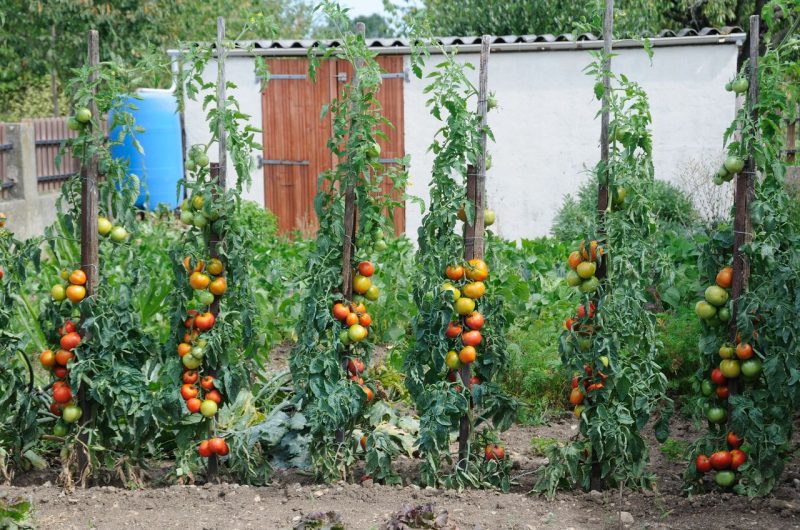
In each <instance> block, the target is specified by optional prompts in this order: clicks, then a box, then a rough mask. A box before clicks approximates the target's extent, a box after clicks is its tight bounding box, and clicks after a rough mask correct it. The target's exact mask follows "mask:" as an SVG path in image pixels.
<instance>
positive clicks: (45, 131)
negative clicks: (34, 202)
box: [0, 117, 78, 200]
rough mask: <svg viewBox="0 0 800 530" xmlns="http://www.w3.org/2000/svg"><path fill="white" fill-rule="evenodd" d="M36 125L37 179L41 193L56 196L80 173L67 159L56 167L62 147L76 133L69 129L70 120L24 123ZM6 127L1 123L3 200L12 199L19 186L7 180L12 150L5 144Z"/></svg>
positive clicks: (0, 184) (0, 186)
mask: <svg viewBox="0 0 800 530" xmlns="http://www.w3.org/2000/svg"><path fill="white" fill-rule="evenodd" d="M25 122H27V123H31V124H32V125H33V130H34V138H35V140H36V178H37V182H38V188H39V193H42V194H45V193H57V192H58V191H59V190H60V189H61V185H62V184H63V183H64V181H65V180H67V179H68V178H69V177H71V176H72V175H74V174H75V172H76V171H77V170H78V161H77V160H76V159H74V158H72V157H71V156H64V157H63V158H62V159H61V161H60V164H56V159H57V157H58V153H59V151H60V150H61V145H62V143H63V142H64V140H66V139H67V138H74V137H75V136H76V135H77V133H76V132H75V131H71V130H69V128H68V127H67V118H65V117H61V118H37V119H31V120H25ZM5 132H6V124H4V123H0V200H6V199H9V198H10V195H11V188H13V187H14V186H15V185H16V183H14V182H10V181H8V180H7V178H6V169H5V168H6V160H5V155H6V153H7V152H8V151H9V150H10V149H11V148H12V147H11V145H10V144H8V143H6V134H5Z"/></svg>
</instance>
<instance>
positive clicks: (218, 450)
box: [197, 436, 230, 458]
mask: <svg viewBox="0 0 800 530" xmlns="http://www.w3.org/2000/svg"><path fill="white" fill-rule="evenodd" d="M197 452H198V453H199V454H200V456H202V457H203V458H208V457H210V456H211V455H217V456H227V454H228V453H229V452H230V449H229V448H228V443H227V442H226V441H225V440H224V439H222V438H219V437H217V436H215V437H214V438H209V439H208V440H203V441H202V442H200V445H199V446H198V448H197Z"/></svg>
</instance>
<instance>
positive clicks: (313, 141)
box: [261, 59, 336, 236]
mask: <svg viewBox="0 0 800 530" xmlns="http://www.w3.org/2000/svg"><path fill="white" fill-rule="evenodd" d="M267 63H268V65H269V70H270V72H271V74H272V78H271V79H270V81H269V84H268V85H267V87H266V90H264V92H263V93H262V116H263V118H262V120H263V134H264V141H263V146H264V153H263V158H262V162H261V163H262V164H263V169H264V204H265V205H266V207H267V208H268V209H269V210H270V211H272V212H273V213H274V214H275V215H276V216H277V218H278V229H279V230H280V232H281V233H283V234H290V233H292V232H294V231H295V230H297V231H299V232H300V233H301V234H303V235H305V236H310V235H313V234H314V233H315V232H316V230H317V227H318V223H317V218H316V215H315V213H314V196H315V195H316V192H317V178H318V177H319V175H320V173H322V171H324V170H325V169H328V168H330V167H331V154H330V152H329V151H328V149H327V146H326V142H327V141H328V138H329V137H330V135H331V120H330V117H327V116H326V118H325V119H323V120H320V110H321V109H322V105H324V104H326V103H328V102H329V101H330V91H331V90H332V86H335V84H336V81H335V73H334V72H335V68H334V67H335V65H334V64H333V63H332V62H323V63H322V64H321V65H320V67H319V70H318V72H317V82H316V83H313V82H312V81H311V79H310V78H309V77H308V61H307V60H306V59H273V60H270V61H267Z"/></svg>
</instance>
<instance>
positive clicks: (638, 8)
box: [403, 0, 755, 37]
mask: <svg viewBox="0 0 800 530" xmlns="http://www.w3.org/2000/svg"><path fill="white" fill-rule="evenodd" d="M422 4H423V5H422V6H421V7H417V6H412V7H409V8H406V9H405V10H403V11H404V13H405V18H406V20H408V19H410V18H414V17H419V16H425V17H427V19H428V20H430V21H431V23H432V29H433V31H434V32H435V34H436V35H483V34H490V35H542V34H559V33H581V32H587V31H588V32H592V33H594V34H595V35H600V34H601V33H602V31H601V26H602V18H601V16H598V15H601V14H602V12H603V2H602V1H601V0H593V1H590V2H552V1H546V0H464V1H460V2H452V1H449V0H425V1H424V2H423V3H422ZM754 6H755V2H754V1H752V0H750V1H745V2H742V1H736V0H710V1H705V2H694V1H693V0H677V1H675V0H656V1H649V2H642V1H639V0H617V1H616V2H615V5H614V9H615V11H616V16H615V17H614V18H615V20H614V34H615V36H622V37H636V36H640V35H646V36H652V35H655V34H656V33H658V32H659V31H661V30H662V29H672V30H678V29H681V28H683V27H687V26H688V27H693V28H695V29H698V30H699V29H701V28H703V27H706V26H718V27H721V26H730V25H738V26H740V27H745V28H746V27H747V17H748V16H749V15H750V14H752V13H753V10H754Z"/></svg>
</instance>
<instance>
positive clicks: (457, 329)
mask: <svg viewBox="0 0 800 530" xmlns="http://www.w3.org/2000/svg"><path fill="white" fill-rule="evenodd" d="M462 329H463V328H462V327H461V326H460V325H458V324H456V323H455V322H450V323H449V324H447V331H445V332H444V336H445V337H447V338H448V339H454V338H456V337H458V336H459V335H461V330H462Z"/></svg>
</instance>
